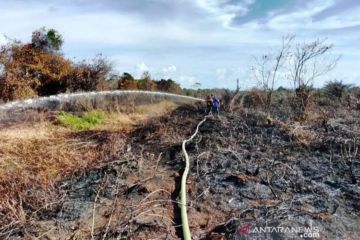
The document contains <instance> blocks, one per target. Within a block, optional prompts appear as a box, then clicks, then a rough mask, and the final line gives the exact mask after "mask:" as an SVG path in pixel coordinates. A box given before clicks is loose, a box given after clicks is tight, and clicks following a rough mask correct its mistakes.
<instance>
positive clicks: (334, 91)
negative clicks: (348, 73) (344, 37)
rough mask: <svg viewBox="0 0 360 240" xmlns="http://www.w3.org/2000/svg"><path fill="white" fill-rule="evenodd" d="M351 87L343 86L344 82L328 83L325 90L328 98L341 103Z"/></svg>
mask: <svg viewBox="0 0 360 240" xmlns="http://www.w3.org/2000/svg"><path fill="white" fill-rule="evenodd" d="M350 87H351V86H350V85H347V84H343V82H342V81H337V80H334V81H329V82H327V83H326V85H325V87H324V90H325V93H326V95H327V97H328V98H330V99H332V100H337V101H341V99H342V98H343V97H344V95H345V94H346V93H347V92H348V91H349V89H350Z"/></svg>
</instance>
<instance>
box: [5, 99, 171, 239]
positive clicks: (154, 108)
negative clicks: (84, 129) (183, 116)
mask: <svg viewBox="0 0 360 240" xmlns="http://www.w3.org/2000/svg"><path fill="white" fill-rule="evenodd" d="M175 107H176V105H175V104H174V103H171V102H160V103H156V104H152V105H143V106H137V107H133V108H131V109H128V110H127V111H128V113H125V112H111V113H107V114H106V118H105V120H104V123H103V124H102V125H99V126H98V127H96V128H95V129H94V130H93V131H94V132H96V134H99V138H101V141H94V140H91V138H92V137H94V134H92V135H91V136H90V137H86V136H85V137H76V136H77V135H78V133H76V131H74V130H71V129H67V128H65V127H62V126H60V125H54V124H52V123H50V122H47V121H43V122H38V123H35V124H33V125H30V124H21V125H14V126H12V127H11V128H8V129H0V138H1V140H2V141H1V142H0V237H1V232H3V231H6V229H2V227H1V226H5V225H7V224H9V223H11V222H13V223H17V224H19V222H20V223H25V222H26V221H28V219H29V216H27V215H26V213H25V212H24V210H23V204H26V208H27V209H28V211H29V210H31V211H36V209H39V208H41V207H42V206H43V205H46V204H47V203H48V202H49V201H54V199H56V197H54V196H55V195H54V194H55V188H54V186H55V184H56V183H57V182H58V181H59V180H61V179H63V178H64V177H66V176H70V175H71V174H74V173H75V172H77V171H79V170H83V169H86V168H88V167H91V166H94V165H96V164H97V163H99V162H101V161H106V160H107V159H108V158H109V157H110V156H111V155H112V154H117V153H119V151H121V149H125V145H126V140H125V139H124V137H123V135H121V134H122V133H121V132H124V131H127V130H131V129H132V128H134V126H135V125H136V124H140V123H143V122H145V121H147V120H149V119H150V118H153V117H157V116H161V115H163V114H165V113H167V112H168V111H170V110H173V109H175ZM85 135H86V133H85ZM51 196H52V197H53V198H54V199H53V200H51V199H50V198H51Z"/></svg>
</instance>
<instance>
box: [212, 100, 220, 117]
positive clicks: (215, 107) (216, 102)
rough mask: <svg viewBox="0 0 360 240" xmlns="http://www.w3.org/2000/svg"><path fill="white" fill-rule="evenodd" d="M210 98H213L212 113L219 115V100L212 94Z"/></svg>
mask: <svg viewBox="0 0 360 240" xmlns="http://www.w3.org/2000/svg"><path fill="white" fill-rule="evenodd" d="M211 98H212V100H213V113H214V114H215V113H216V114H217V115H219V107H220V101H219V99H218V98H217V97H215V96H214V95H211Z"/></svg>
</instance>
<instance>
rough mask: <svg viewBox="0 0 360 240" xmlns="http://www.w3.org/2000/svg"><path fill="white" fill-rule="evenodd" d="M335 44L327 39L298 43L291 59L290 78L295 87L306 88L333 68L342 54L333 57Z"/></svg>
mask: <svg viewBox="0 0 360 240" xmlns="http://www.w3.org/2000/svg"><path fill="white" fill-rule="evenodd" d="M333 47H334V45H333V44H327V43H326V40H319V39H318V40H315V41H313V42H310V43H303V44H297V45H296V46H295V48H294V50H293V51H292V54H291V57H290V58H288V59H289V65H288V66H289V73H290V79H291V81H292V84H293V86H294V88H295V89H299V88H306V87H309V86H311V85H312V84H313V82H314V80H315V79H316V78H318V77H320V76H323V75H325V74H327V73H328V72H330V71H331V70H333V69H334V68H335V67H336V65H337V63H338V61H339V59H340V56H335V57H332V56H331V55H330V54H331V51H332V50H333Z"/></svg>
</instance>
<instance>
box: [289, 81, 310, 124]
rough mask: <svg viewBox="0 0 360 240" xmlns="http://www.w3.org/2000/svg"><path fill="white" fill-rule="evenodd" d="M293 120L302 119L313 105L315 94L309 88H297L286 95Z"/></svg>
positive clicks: (307, 114) (304, 118)
mask: <svg viewBox="0 0 360 240" xmlns="http://www.w3.org/2000/svg"><path fill="white" fill-rule="evenodd" d="M288 101H289V104H290V106H291V109H292V112H293V116H294V118H295V120H299V121H304V120H306V119H307V117H308V116H309V115H311V112H312V110H313V109H314V107H315V103H316V101H315V94H314V91H313V90H312V89H310V88H305V87H301V88H297V89H296V90H295V92H294V93H291V94H290V95H289V96H288Z"/></svg>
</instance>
